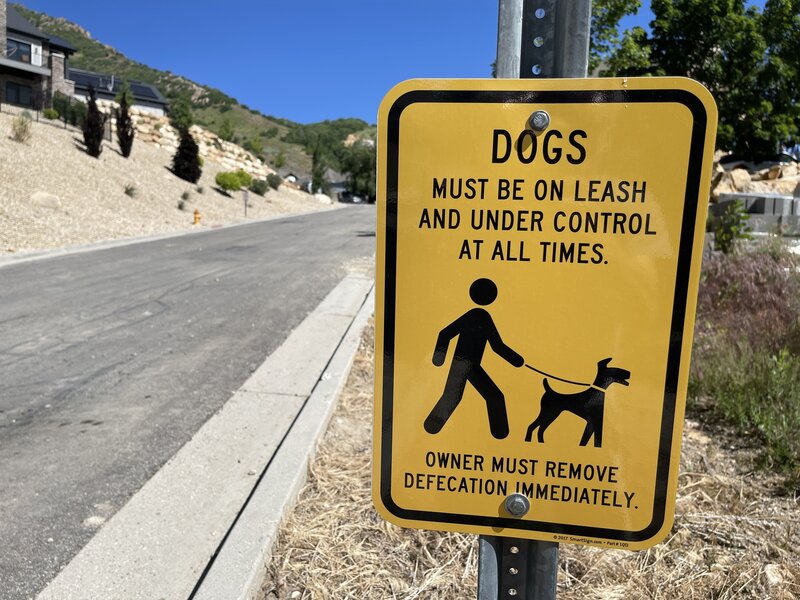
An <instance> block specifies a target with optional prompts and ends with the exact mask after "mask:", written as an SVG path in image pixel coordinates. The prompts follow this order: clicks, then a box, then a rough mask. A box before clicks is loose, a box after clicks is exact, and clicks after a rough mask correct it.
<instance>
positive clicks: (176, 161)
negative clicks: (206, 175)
mask: <svg viewBox="0 0 800 600" xmlns="http://www.w3.org/2000/svg"><path fill="white" fill-rule="evenodd" d="M180 134H181V141H180V144H178V150H177V151H176V152H175V156H173V157H172V172H173V173H175V175H177V176H178V177H180V178H181V179H183V180H184V181H188V182H189V183H197V180H198V179H200V175H202V173H203V170H202V168H201V165H200V148H199V147H198V146H197V142H195V141H194V138H193V137H192V135H191V134H190V133H189V130H188V129H182V130H180Z"/></svg>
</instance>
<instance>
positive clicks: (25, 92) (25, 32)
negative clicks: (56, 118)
mask: <svg viewBox="0 0 800 600" xmlns="http://www.w3.org/2000/svg"><path fill="white" fill-rule="evenodd" d="M74 53H75V48H74V47H73V46H71V45H70V44H69V42H67V41H66V40H63V39H61V38H58V37H56V36H52V35H48V34H46V33H44V32H43V31H41V30H39V29H38V28H36V27H34V26H33V25H31V24H30V23H29V22H28V21H26V20H25V19H23V18H22V16H21V15H20V14H19V13H18V12H17V11H16V10H14V8H12V7H10V6H8V5H7V2H6V0H0V102H3V103H8V104H15V105H17V106H23V107H27V108H32V109H37V110H38V109H41V108H43V107H45V106H49V105H50V102H51V101H52V98H53V94H54V93H56V92H60V93H62V94H66V95H68V96H72V95H73V93H74V91H75V88H74V85H73V83H72V82H71V81H70V80H69V78H68V77H67V61H68V59H69V57H70V55H72V54H74Z"/></svg>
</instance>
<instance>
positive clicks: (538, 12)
mask: <svg viewBox="0 0 800 600" xmlns="http://www.w3.org/2000/svg"><path fill="white" fill-rule="evenodd" d="M533 14H534V15H535V16H536V18H537V19H544V15H545V12H544V9H543V8H537V9H536V11H535V12H534V13H533Z"/></svg>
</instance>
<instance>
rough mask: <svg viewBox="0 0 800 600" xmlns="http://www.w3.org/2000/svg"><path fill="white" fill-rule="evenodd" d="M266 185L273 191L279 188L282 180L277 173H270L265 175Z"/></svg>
mask: <svg viewBox="0 0 800 600" xmlns="http://www.w3.org/2000/svg"><path fill="white" fill-rule="evenodd" d="M267 183H268V184H269V187H271V188H272V189H273V190H277V189H278V188H279V187H281V184H282V183H283V179H282V178H281V176H280V175H278V174H277V173H270V174H269V175H267Z"/></svg>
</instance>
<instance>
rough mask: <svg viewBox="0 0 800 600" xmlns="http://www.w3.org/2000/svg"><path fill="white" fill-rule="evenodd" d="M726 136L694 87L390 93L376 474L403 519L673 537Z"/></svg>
mask: <svg viewBox="0 0 800 600" xmlns="http://www.w3.org/2000/svg"><path fill="white" fill-rule="evenodd" d="M534 114H535V118H534V119H533V121H534V125H535V126H536V127H537V129H540V130H539V131H534V130H533V128H532V127H533V126H532V125H531V124H530V121H531V117H532V116H533V115H534ZM548 117H549V123H548V122H547V121H548ZM716 122H717V113H716V107H715V104H714V101H713V99H712V98H711V96H710V94H709V93H708V92H707V91H706V90H705V88H703V87H702V86H700V85H699V84H697V83H695V82H693V81H691V80H688V79H676V78H645V79H590V80H569V79H567V80H545V81H532V80H477V81H475V80H429V81H426V80H418V81H409V82H405V83H403V84H400V85H398V86H397V87H395V88H394V89H393V90H392V91H391V92H389V94H388V95H387V96H386V98H385V99H384V101H383V103H382V105H381V109H380V114H379V135H378V202H379V208H378V255H377V274H378V277H377V279H378V288H377V312H376V323H375V328H376V341H375V345H376V352H375V373H376V380H375V381H376V382H375V427H374V472H373V497H374V502H375V504H376V506H377V508H378V510H379V512H380V513H381V514H382V516H384V518H386V519H387V520H389V521H391V522H393V523H396V524H399V525H403V526H409V527H417V528H423V529H442V530H452V531H464V532H471V533H479V534H487V535H506V536H513V537H525V538H532V539H539V540H550V541H564V542H576V543H590V544H598V545H604V546H611V547H621V548H643V547H647V546H650V545H652V544H654V543H656V542H657V541H659V540H660V539H661V538H663V537H664V536H665V535H666V533H667V532H668V531H669V528H670V526H671V523H672V518H673V513H674V501H675V490H676V478H677V469H678V459H679V454H680V441H681V431H682V422H683V414H684V406H685V397H686V385H687V375H688V367H689V358H690V350H691V343H692V328H693V324H694V314H695V303H696V297H697V286H698V281H699V273H700V261H701V254H702V248H703V235H704V233H703V232H704V227H705V222H706V212H707V199H708V189H709V181H710V166H711V165H710V160H711V155H712V152H713V148H714V135H715V131H716ZM515 493H516V494H522V495H524V496H526V497H527V498H528V499H529V501H530V509H529V511H528V512H527V513H526V514H525V515H523V516H521V517H515V516H513V515H512V514H510V513H509V512H508V510H507V508H506V504H505V500H506V498H507V497H508V496H509V495H511V494H515Z"/></svg>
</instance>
